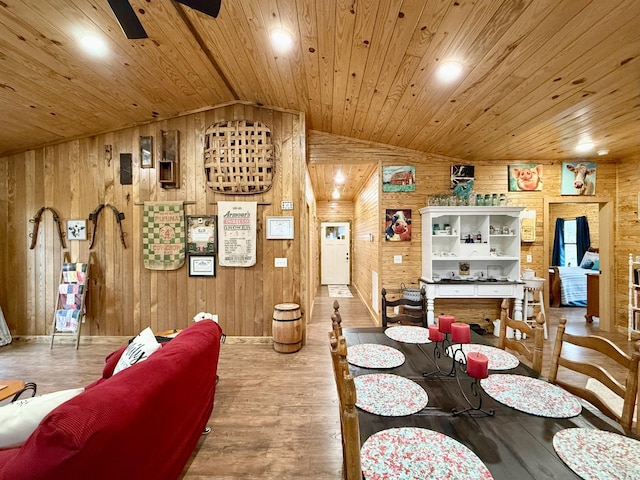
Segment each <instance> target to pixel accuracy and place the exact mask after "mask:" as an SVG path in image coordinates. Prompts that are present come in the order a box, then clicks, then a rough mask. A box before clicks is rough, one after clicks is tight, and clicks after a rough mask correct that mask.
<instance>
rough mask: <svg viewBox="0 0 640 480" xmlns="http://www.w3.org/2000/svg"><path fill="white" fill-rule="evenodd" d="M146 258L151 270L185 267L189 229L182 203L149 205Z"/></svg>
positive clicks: (145, 218) (145, 227)
mask: <svg viewBox="0 0 640 480" xmlns="http://www.w3.org/2000/svg"><path fill="white" fill-rule="evenodd" d="M142 257H143V260H144V266H145V268H148V269H149V270H177V269H179V268H180V267H182V265H184V259H185V226H184V207H183V203H182V202H145V203H144V214H143V217H142Z"/></svg>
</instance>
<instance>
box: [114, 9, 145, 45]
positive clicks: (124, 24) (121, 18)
mask: <svg viewBox="0 0 640 480" xmlns="http://www.w3.org/2000/svg"><path fill="white" fill-rule="evenodd" d="M108 1H109V6H110V7H111V10H113V13H114V15H115V16H116V19H117V20H118V23H119V24H120V27H121V28H122V31H123V32H124V34H125V35H126V36H127V38H128V39H137V38H147V37H148V35H147V32H145V31H144V27H143V26H142V23H140V20H138V16H137V15H136V12H135V11H134V10H133V7H132V6H131V4H130V3H129V0H108Z"/></svg>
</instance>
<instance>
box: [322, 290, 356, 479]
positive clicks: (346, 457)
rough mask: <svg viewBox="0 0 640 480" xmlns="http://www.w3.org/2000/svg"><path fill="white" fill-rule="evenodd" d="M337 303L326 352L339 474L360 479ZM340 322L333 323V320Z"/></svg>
mask: <svg viewBox="0 0 640 480" xmlns="http://www.w3.org/2000/svg"><path fill="white" fill-rule="evenodd" d="M339 308H340V306H339V305H338V302H337V301H336V302H334V313H333V315H332V316H331V319H332V325H333V326H334V328H332V330H331V331H330V332H329V351H330V353H331V360H332V364H333V373H334V378H335V381H336V390H337V392H338V406H339V410H340V433H341V437H342V471H343V478H344V479H345V480H362V466H361V462H360V424H359V419H358V410H357V408H356V401H357V396H356V385H355V382H354V380H353V377H352V376H351V372H350V370H349V363H348V362H347V341H346V340H345V338H344V336H342V329H341V328H340V329H339V331H340V334H338V329H337V328H335V325H336V324H337V325H338V327H340V322H341V318H340V313H339V311H338V309H339ZM334 317H335V319H339V320H340V321H338V322H336V321H335V319H334Z"/></svg>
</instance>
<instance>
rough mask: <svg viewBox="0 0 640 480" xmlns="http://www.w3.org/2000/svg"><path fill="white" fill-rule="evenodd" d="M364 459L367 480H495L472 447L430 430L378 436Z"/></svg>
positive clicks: (402, 430) (387, 432)
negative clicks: (429, 479)
mask: <svg viewBox="0 0 640 480" xmlns="http://www.w3.org/2000/svg"><path fill="white" fill-rule="evenodd" d="M360 458H361V462H362V473H363V474H364V478H366V479H367V480H372V479H376V480H377V479H421V480H422V479H427V478H434V479H436V478H437V479H441V478H443V479H444V478H446V479H451V480H476V479H485V480H487V479H492V478H493V477H492V476H491V473H490V472H489V470H488V469H487V467H486V466H485V465H484V463H482V461H481V460H480V458H478V456H477V455H476V454H475V453H473V452H472V451H471V450H470V449H469V448H468V447H466V446H465V445H463V444H462V443H460V442H458V441H457V440H454V439H453V438H451V437H448V436H447V435H444V434H442V433H439V432H434V431H433V430H427V429H426V428H416V427H401V428H390V429H388V430H382V431H381V432H377V433H374V434H373V435H371V436H370V437H369V438H368V439H367V441H366V442H364V445H362V448H361V450H360Z"/></svg>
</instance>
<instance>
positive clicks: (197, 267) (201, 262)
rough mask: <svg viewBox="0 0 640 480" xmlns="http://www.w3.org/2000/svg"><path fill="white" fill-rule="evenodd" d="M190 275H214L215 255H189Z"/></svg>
mask: <svg viewBox="0 0 640 480" xmlns="http://www.w3.org/2000/svg"><path fill="white" fill-rule="evenodd" d="M189 276H190V277H215V276H216V257H215V256H214V255H191V256H190V257H189Z"/></svg>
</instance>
